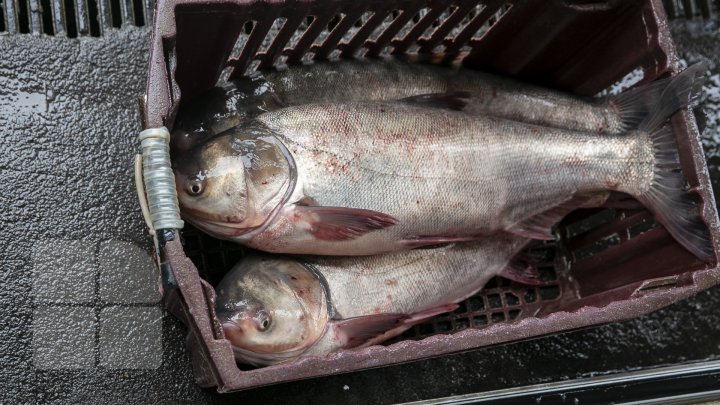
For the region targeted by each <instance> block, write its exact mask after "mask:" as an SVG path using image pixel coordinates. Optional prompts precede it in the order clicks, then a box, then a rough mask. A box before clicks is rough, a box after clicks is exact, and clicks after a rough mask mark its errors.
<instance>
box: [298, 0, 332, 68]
mask: <svg viewBox="0 0 720 405" xmlns="http://www.w3.org/2000/svg"><path fill="white" fill-rule="evenodd" d="M338 8H339V7H338V5H336V6H335V7H332V8H330V7H329V8H328V9H327V10H326V14H323V15H322V16H313V18H314V19H313V21H312V23H310V26H309V27H308V28H307V30H305V33H304V34H303V36H302V38H300V41H299V42H298V43H297V45H296V46H295V47H294V48H293V49H292V51H290V53H289V54H288V59H287V63H288V64H290V63H299V62H300V61H301V60H302V59H303V58H304V57H306V56H307V55H306V51H307V50H308V49H309V48H310V46H311V45H312V44H313V42H314V41H315V39H316V38H317V37H318V35H320V33H321V32H322V31H323V30H325V29H326V28H327V25H328V23H329V22H330V20H332V19H333V18H334V17H335V14H337V11H338Z"/></svg>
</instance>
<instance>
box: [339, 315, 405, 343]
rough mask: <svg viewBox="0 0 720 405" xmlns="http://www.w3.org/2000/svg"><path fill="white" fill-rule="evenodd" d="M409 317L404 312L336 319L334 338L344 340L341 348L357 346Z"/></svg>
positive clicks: (402, 322)
mask: <svg viewBox="0 0 720 405" xmlns="http://www.w3.org/2000/svg"><path fill="white" fill-rule="evenodd" d="M408 319H410V316H409V315H405V314H377V315H367V316H359V317H357V318H350V319H345V320H342V321H338V323H337V326H336V328H335V334H336V338H337V339H338V341H340V342H344V343H345V344H344V345H343V349H352V348H353V347H358V346H360V345H362V344H363V343H365V342H367V341H368V340H370V339H372V338H374V337H377V336H379V335H382V334H383V333H385V332H387V331H389V330H392V329H394V328H397V327H398V326H401V325H403V324H404V323H405V321H406V320H408Z"/></svg>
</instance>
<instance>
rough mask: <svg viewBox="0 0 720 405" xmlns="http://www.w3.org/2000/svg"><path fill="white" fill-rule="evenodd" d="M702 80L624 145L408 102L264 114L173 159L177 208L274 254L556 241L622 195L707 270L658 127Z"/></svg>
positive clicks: (685, 83)
mask: <svg viewBox="0 0 720 405" xmlns="http://www.w3.org/2000/svg"><path fill="white" fill-rule="evenodd" d="M703 73H704V70H702V68H701V67H698V66H694V67H691V68H689V69H687V70H686V71H685V72H683V73H682V74H681V75H679V76H678V77H676V78H675V79H673V81H672V82H671V83H670V85H669V86H667V88H666V89H665V91H664V92H663V95H662V97H661V99H660V100H659V101H658V102H657V109H656V110H654V111H653V112H652V113H651V114H650V115H648V116H647V117H646V119H645V120H644V121H643V122H642V123H641V124H640V127H639V129H638V130H634V131H631V132H629V133H628V134H626V135H621V136H618V135H607V136H602V137H599V136H593V135H592V134H589V133H583V132H576V131H570V130H566V129H559V128H547V127H539V126H535V125H531V124H525V123H520V122H516V121H510V120H504V119H500V118H496V117H492V116H472V115H469V114H464V113H461V112H456V111H449V110H446V109H440V108H437V109H433V108H425V107H419V106H415V105H409V104H406V103H345V104H312V105H302V106H297V107H290V108H285V109H281V110H278V111H274V112H270V113H266V114H262V115H260V116H259V117H257V119H256V120H254V121H252V122H250V123H248V124H246V125H243V126H239V127H236V128H233V129H232V130H230V131H227V132H226V133H224V134H222V135H220V136H218V137H216V138H214V139H213V140H211V141H210V142H207V143H205V144H203V145H201V146H199V147H198V148H196V149H195V150H194V151H192V153H189V154H187V155H186V156H185V157H183V158H182V159H179V160H178V161H176V167H175V177H176V183H177V190H178V196H179V201H180V206H181V212H182V214H183V216H184V218H186V219H187V220H188V221H189V222H191V223H193V224H194V225H196V226H197V227H199V228H200V229H202V230H204V231H206V232H207V233H209V234H211V235H214V236H216V237H219V238H224V239H230V240H234V241H237V242H239V243H242V244H244V245H247V246H250V247H253V248H256V249H260V250H264V251H268V252H278V253H299V254H319V255H369V254H379V253H386V252H391V251H397V250H405V249H411V248H415V247H419V246H424V245H433V244H438V243H448V242H456V241H463V240H474V239H478V238H482V237H484V236H486V235H490V234H493V233H496V232H499V231H507V232H511V233H514V234H517V235H521V236H524V237H530V238H536V239H552V237H553V236H552V233H551V231H550V229H551V227H552V226H553V224H554V223H555V222H557V221H558V220H559V219H560V218H562V217H563V216H564V215H566V214H567V213H568V212H570V211H571V210H573V209H575V208H577V207H578V206H580V205H587V204H590V203H591V202H592V200H593V199H596V198H597V195H598V193H601V192H605V191H620V192H624V193H627V194H630V195H631V196H633V197H635V198H636V199H637V200H639V201H640V202H641V203H643V204H644V205H645V206H647V207H648V208H649V209H650V210H651V211H652V212H653V213H654V214H655V216H656V217H657V219H658V220H659V221H660V222H661V223H662V224H663V225H665V227H666V228H667V229H668V230H669V232H670V233H671V234H672V235H673V236H674V237H675V238H676V239H677V240H678V241H679V242H680V243H681V244H683V245H684V246H685V247H686V248H687V249H689V250H690V251H691V252H693V253H694V254H696V255H697V256H698V257H699V258H701V259H703V260H709V259H710V258H711V257H712V255H713V247H712V245H711V243H710V237H709V232H708V229H707V227H706V225H705V224H704V222H703V220H702V218H701V217H700V215H699V212H698V208H697V207H696V206H695V203H694V202H693V200H692V199H691V197H690V196H689V195H688V194H687V192H686V190H685V189H684V182H683V178H682V175H681V173H679V170H678V169H679V164H678V156H677V150H676V146H675V142H674V138H673V135H672V132H671V131H670V129H669V127H667V126H663V123H664V122H665V121H666V119H667V117H668V116H669V115H670V114H672V112H674V111H676V110H677V109H678V108H680V107H682V106H685V105H687V104H688V103H689V102H690V100H691V99H692V98H693V96H694V95H695V94H696V90H697V87H698V82H699V81H698V80H697V78H698V76H700V75H702V74H703Z"/></svg>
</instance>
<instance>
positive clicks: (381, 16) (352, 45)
mask: <svg viewBox="0 0 720 405" xmlns="http://www.w3.org/2000/svg"><path fill="white" fill-rule="evenodd" d="M391 12H392V10H390V9H389V5H385V6H384V8H382V9H378V10H375V12H374V14H373V15H372V17H370V18H369V19H368V20H367V21H366V22H365V24H363V26H362V27H361V28H360V29H359V30H358V31H357V32H356V33H355V35H354V36H353V38H352V39H351V40H350V42H348V43H346V44H343V43H341V44H340V45H339V47H341V48H342V52H341V53H340V56H341V57H343V58H353V57H355V53H356V52H357V51H358V49H360V47H361V46H362V45H363V44H364V43H365V40H366V39H367V38H368V37H369V36H370V35H372V33H373V32H375V30H376V29H377V28H378V27H379V26H380V24H381V23H382V22H383V21H385V18H386V17H387V16H388V15H389V14H390V13H391Z"/></svg>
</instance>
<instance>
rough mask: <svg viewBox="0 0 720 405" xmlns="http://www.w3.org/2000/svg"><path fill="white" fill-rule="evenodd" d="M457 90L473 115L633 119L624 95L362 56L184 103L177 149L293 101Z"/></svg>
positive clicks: (613, 123) (613, 128)
mask: <svg viewBox="0 0 720 405" xmlns="http://www.w3.org/2000/svg"><path fill="white" fill-rule="evenodd" d="M453 92H467V93H468V98H467V100H466V102H467V104H466V105H465V107H464V108H463V111H465V112H467V113H470V114H491V115H496V116H499V117H504V118H508V119H515V120H519V121H524V122H529V123H535V124H538V125H545V126H554V127H560V128H567V129H573V130H578V131H590V132H597V133H607V134H618V133H621V132H622V131H623V130H624V129H627V128H628V125H629V122H628V120H629V119H631V117H628V116H627V115H628V114H627V112H625V111H624V110H623V108H624V102H623V99H622V98H613V97H608V98H599V99H590V98H584V97H578V96H574V95H572V94H569V93H563V92H559V91H556V90H551V89H547V88H543V87H539V86H534V85H530V84H526V83H521V82H518V81H515V80H512V79H508V78H504V77H500V76H496V75H492V74H487V73H482V72H477V71H472V70H468V69H461V68H460V69H458V68H450V67H440V66H433V65H430V64H420V63H407V62H400V61H396V60H392V59H389V60H378V61H361V60H357V61H343V62H341V63H331V62H328V63H315V64H311V65H300V66H293V67H291V68H289V69H285V70H281V71H276V70H273V71H268V72H262V73H257V74H255V75H253V76H251V77H246V78H242V79H239V80H236V81H233V82H230V83H227V84H225V85H223V86H222V87H217V88H213V89H210V90H208V91H207V92H206V93H204V94H203V95H201V96H199V97H197V98H196V99H194V100H192V101H190V102H189V103H188V104H186V105H184V106H182V107H181V110H180V112H179V113H178V118H177V120H176V123H175V128H174V129H173V136H172V145H173V150H174V151H177V152H184V151H186V150H188V149H190V148H191V147H192V146H194V145H197V144H199V143H201V142H203V141H205V140H207V139H209V138H210V137H212V136H214V135H217V134H219V133H221V132H222V131H225V130H227V129H230V128H231V127H233V126H236V125H239V124H242V123H243V122H246V121H248V120H250V119H252V118H254V117H255V116H257V115H259V114H261V113H263V112H266V111H273V110H276V109H279V108H282V107H286V106H293V105H300V104H311V103H336V102H348V101H373V100H375V101H392V100H399V99H405V98H409V97H414V96H417V95H422V94H433V93H437V94H439V93H453ZM410 101H414V102H418V99H411V100H410Z"/></svg>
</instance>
